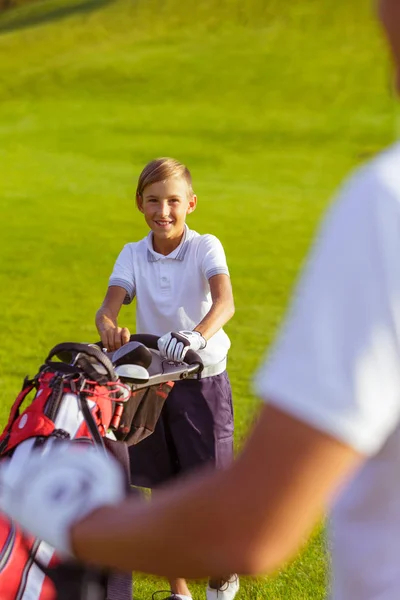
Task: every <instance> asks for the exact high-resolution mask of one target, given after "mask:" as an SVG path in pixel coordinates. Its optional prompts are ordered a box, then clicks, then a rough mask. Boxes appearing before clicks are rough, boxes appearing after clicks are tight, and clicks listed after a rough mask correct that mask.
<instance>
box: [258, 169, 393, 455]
mask: <svg viewBox="0 0 400 600" xmlns="http://www.w3.org/2000/svg"><path fill="white" fill-rule="evenodd" d="M399 344H400V210H399V202H398V200H397V199H396V198H394V197H393V196H391V195H390V194H389V193H388V192H387V191H386V190H385V188H384V187H383V186H382V185H381V184H380V182H379V181H376V180H374V178H372V177H366V176H365V173H364V175H361V174H358V176H357V175H356V176H355V178H353V180H351V181H350V182H349V183H348V184H347V185H346V186H345V188H344V190H343V191H342V193H341V195H340V196H339V198H338V201H337V202H336V203H335V204H334V205H333V207H332V208H331V210H330V211H329V212H328V215H327V217H326V219H325V221H324V223H323V225H322V228H321V230H320V232H319V235H318V236H317V240H316V243H315V245H314V248H313V249H312V251H311V255H310V257H309V259H308V261H307V264H306V267H305V269H304V272H303V275H302V277H301V278H300V282H299V284H298V287H297V291H296V293H295V295H294V299H293V302H292V306H291V307H290V309H289V312H288V315H287V317H286V320H285V322H284V324H283V327H282V329H281V331H280V333H279V335H278V338H277V341H276V343H275V345H274V347H273V350H272V353H271V356H270V358H269V359H268V360H267V361H266V363H265V364H264V365H263V366H262V367H261V369H260V370H259V372H258V373H257V375H256V378H255V389H256V391H257V393H258V394H259V395H260V396H261V397H262V398H264V399H265V400H266V401H268V402H270V403H272V404H274V405H276V406H277V407H279V408H281V409H282V410H284V411H285V412H288V413H290V414H292V415H293V416H295V417H296V418H299V419H300V420H303V421H305V422H307V423H309V424H311V425H312V426H314V427H316V428H317V429H320V430H322V431H324V432H326V433H328V434H330V435H333V436H334V437H336V438H337V439H339V440H341V441H343V442H345V443H346V444H348V445H350V446H352V447H353V448H355V449H356V450H357V451H359V452H361V453H363V454H366V455H371V454H374V453H376V452H378V451H379V449H380V448H381V447H382V446H383V444H384V443H385V441H386V440H387V438H388V437H389V435H390V434H391V433H392V431H393V430H394V429H395V428H396V427H397V425H398V423H399V421H400V351H399Z"/></svg>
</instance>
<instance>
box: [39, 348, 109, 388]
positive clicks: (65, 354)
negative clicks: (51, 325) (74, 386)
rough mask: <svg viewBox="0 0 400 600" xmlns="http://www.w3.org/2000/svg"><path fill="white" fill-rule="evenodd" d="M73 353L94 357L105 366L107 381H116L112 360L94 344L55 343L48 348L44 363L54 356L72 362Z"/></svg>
mask: <svg viewBox="0 0 400 600" xmlns="http://www.w3.org/2000/svg"><path fill="white" fill-rule="evenodd" d="M74 354H75V355H76V354H85V355H86V356H89V357H90V358H94V359H95V360H97V362H98V363H100V364H101V365H102V366H103V367H104V368H105V370H106V372H107V376H108V378H109V381H117V379H118V376H117V374H116V373H115V371H114V367H113V365H112V362H111V361H110V359H109V358H108V356H106V355H105V354H104V352H102V350H101V349H100V348H99V347H98V346H96V345H90V344H80V343H78V342H64V343H62V344H57V346H54V348H53V349H52V350H50V352H49V355H48V357H47V358H46V364H48V363H49V362H50V361H51V359H52V358H54V357H55V356H57V357H58V358H60V360H62V361H63V362H67V363H68V362H72V360H73V358H74Z"/></svg>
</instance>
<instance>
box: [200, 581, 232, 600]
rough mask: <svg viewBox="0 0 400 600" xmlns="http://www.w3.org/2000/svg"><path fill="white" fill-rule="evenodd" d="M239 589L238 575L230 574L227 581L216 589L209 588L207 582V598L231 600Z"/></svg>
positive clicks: (208, 599)
mask: <svg viewBox="0 0 400 600" xmlns="http://www.w3.org/2000/svg"><path fill="white" fill-rule="evenodd" d="M238 591H239V577H238V576H237V575H232V576H231V577H230V578H229V579H228V581H226V582H225V583H223V584H222V585H221V587H219V588H218V589H215V588H211V587H210V584H208V586H207V589H206V597H207V600H233V598H234V597H235V596H236V594H237V593H238Z"/></svg>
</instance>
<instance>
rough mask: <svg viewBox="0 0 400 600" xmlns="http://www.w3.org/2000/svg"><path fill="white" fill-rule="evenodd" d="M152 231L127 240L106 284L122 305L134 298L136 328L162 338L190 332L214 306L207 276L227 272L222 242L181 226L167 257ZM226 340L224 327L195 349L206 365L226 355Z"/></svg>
mask: <svg viewBox="0 0 400 600" xmlns="http://www.w3.org/2000/svg"><path fill="white" fill-rule="evenodd" d="M152 240H153V234H152V232H150V233H149V234H148V236H147V237H145V238H144V239H142V240H140V241H139V242H133V243H131V244H126V246H124V248H123V250H122V251H121V253H120V255H119V257H118V259H117V262H116V263H115V266H114V270H113V272H112V275H111V277H110V280H109V285H110V286H111V285H117V286H120V287H123V288H124V289H125V290H126V292H127V295H126V299H125V304H129V303H130V302H132V300H133V298H134V297H135V296H136V331H137V333H152V334H153V335H158V336H161V335H163V334H164V333H167V332H168V331H179V330H192V329H193V328H194V327H196V325H198V324H199V323H200V321H201V320H202V319H203V318H204V317H205V315H206V314H207V313H208V311H209V310H210V308H211V306H212V299H211V292H210V285H209V282H208V280H209V279H210V277H212V276H213V275H218V274H221V273H224V274H226V275H229V271H228V266H227V263H226V257H225V252H224V249H223V247H222V244H221V242H220V241H219V240H218V239H217V238H216V237H215V236H214V235H210V234H206V235H200V234H198V233H197V232H196V231H192V230H190V229H189V227H187V226H185V234H184V236H183V239H182V242H181V243H180V245H179V246H178V247H177V248H176V249H175V250H174V251H173V252H171V254H168V256H164V255H163V254H159V253H158V252H156V251H155V250H154V249H153V242H152ZM229 348H230V341H229V338H228V336H227V335H226V333H225V332H224V330H223V329H220V330H219V331H217V333H215V334H214V335H213V336H212V337H211V338H210V339H209V340H208V341H207V346H206V348H205V349H204V350H200V351H199V355H200V356H201V358H202V360H203V363H204V366H209V365H216V364H217V363H219V362H220V361H223V360H224V359H225V358H226V355H227V353H228V350H229Z"/></svg>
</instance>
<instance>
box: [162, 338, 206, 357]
mask: <svg viewBox="0 0 400 600" xmlns="http://www.w3.org/2000/svg"><path fill="white" fill-rule="evenodd" d="M206 345H207V341H206V340H205V339H204V338H203V336H202V335H201V333H199V332H198V331H178V332H175V331H170V332H169V333H166V334H165V335H163V336H162V337H160V339H159V340H158V349H159V351H160V354H161V356H164V357H165V358H169V359H170V360H174V361H176V362H179V361H182V360H184V358H185V354H186V352H187V351H188V350H194V351H195V352H197V351H198V350H203V348H205V347H206Z"/></svg>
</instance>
